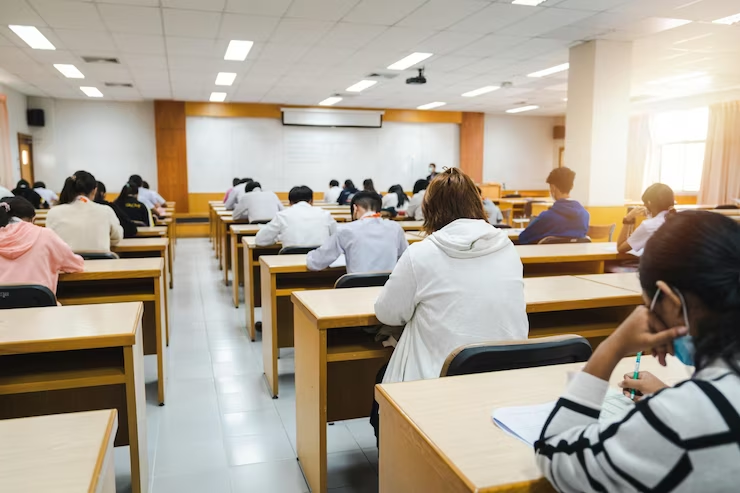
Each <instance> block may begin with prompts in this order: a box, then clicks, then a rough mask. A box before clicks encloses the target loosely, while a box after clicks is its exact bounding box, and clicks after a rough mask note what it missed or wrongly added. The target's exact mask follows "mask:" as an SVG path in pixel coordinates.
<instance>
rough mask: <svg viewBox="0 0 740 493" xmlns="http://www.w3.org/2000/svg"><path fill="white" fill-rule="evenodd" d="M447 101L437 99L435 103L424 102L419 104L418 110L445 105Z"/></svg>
mask: <svg viewBox="0 0 740 493" xmlns="http://www.w3.org/2000/svg"><path fill="white" fill-rule="evenodd" d="M446 104H447V103H443V102H442V101H435V102H433V103H427V104H422V105H421V106H417V107H416V109H417V110H431V109H432V108H439V107H440V106H444V105H446Z"/></svg>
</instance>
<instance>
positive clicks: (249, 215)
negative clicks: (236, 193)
mask: <svg viewBox="0 0 740 493" xmlns="http://www.w3.org/2000/svg"><path fill="white" fill-rule="evenodd" d="M232 193H233V192H232ZM283 209H284V207H283V203H282V202H281V201H280V199H279V198H278V196H277V195H275V192H263V191H262V186H261V185H260V183H259V182H258V181H253V182H251V183H249V184H248V185H247V188H246V193H245V194H244V195H242V196H241V198H240V199H239V203H238V204H236V207H234V214H233V216H234V219H237V220H243V219H247V220H249V222H250V223H253V222H257V221H259V222H266V221H272V220H273V218H274V217H275V214H277V213H278V212H280V211H282V210H283Z"/></svg>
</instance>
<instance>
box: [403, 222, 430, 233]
mask: <svg viewBox="0 0 740 493" xmlns="http://www.w3.org/2000/svg"><path fill="white" fill-rule="evenodd" d="M398 224H399V225H400V226H401V227H402V228H403V230H404V231H421V228H422V226H423V225H424V221H398Z"/></svg>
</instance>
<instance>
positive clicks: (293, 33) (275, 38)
mask: <svg viewBox="0 0 740 493" xmlns="http://www.w3.org/2000/svg"><path fill="white" fill-rule="evenodd" d="M332 25H333V24H332V23H331V22H329V21H318V20H309V19H287V18H286V19H283V20H281V21H280V24H278V26H277V28H276V29H275V32H274V33H273V34H272V36H271V37H270V41H271V42H274V43H283V44H290V43H293V44H296V45H300V46H306V45H308V46H310V45H312V44H314V43H315V42H317V41H318V40H319V39H321V37H322V36H324V35H325V34H326V33H327V32H328V31H329V29H331V27H332Z"/></svg>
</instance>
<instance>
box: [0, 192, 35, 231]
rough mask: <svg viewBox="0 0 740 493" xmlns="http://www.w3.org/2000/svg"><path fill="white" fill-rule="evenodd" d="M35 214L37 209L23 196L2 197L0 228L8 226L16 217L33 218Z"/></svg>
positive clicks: (0, 200) (0, 202) (0, 203)
mask: <svg viewBox="0 0 740 493" xmlns="http://www.w3.org/2000/svg"><path fill="white" fill-rule="evenodd" d="M3 204H7V205H3ZM35 216H36V209H34V208H33V204H31V202H29V201H28V200H26V199H24V198H23V197H5V198H3V199H0V228H4V227H5V226H7V225H8V223H9V222H10V220H11V219H12V218H14V217H17V218H20V219H28V220H31V219H33V218H34V217H35Z"/></svg>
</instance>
